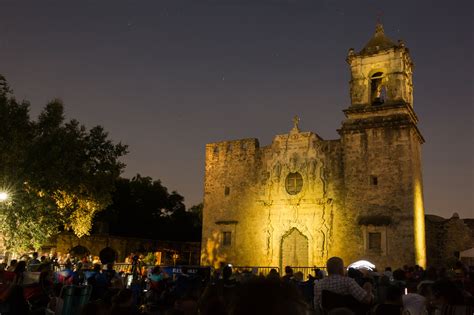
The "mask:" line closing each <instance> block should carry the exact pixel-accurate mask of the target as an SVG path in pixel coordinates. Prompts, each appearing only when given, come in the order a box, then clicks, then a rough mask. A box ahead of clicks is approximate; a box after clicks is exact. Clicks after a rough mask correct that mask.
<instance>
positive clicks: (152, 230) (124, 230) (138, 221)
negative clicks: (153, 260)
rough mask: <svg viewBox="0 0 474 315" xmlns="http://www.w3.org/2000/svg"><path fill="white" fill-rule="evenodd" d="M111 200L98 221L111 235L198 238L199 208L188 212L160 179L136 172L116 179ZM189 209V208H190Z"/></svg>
mask: <svg viewBox="0 0 474 315" xmlns="http://www.w3.org/2000/svg"><path fill="white" fill-rule="evenodd" d="M115 187H116V189H115V192H114V194H113V198H112V199H113V203H112V204H111V205H110V206H109V207H108V208H107V210H106V211H103V212H101V213H100V214H99V215H98V217H97V222H98V223H99V222H107V224H108V225H109V232H110V233H111V234H114V235H121V236H130V237H144V238H149V239H161V240H174V241H199V240H200V239H201V218H200V212H199V207H193V208H191V209H193V210H192V211H187V210H186V207H185V205H184V203H183V202H184V198H183V196H181V195H180V194H178V193H177V192H175V191H173V192H171V193H169V192H168V189H167V188H166V187H165V186H163V185H162V183H161V181H159V180H153V179H152V178H150V177H143V176H140V175H137V176H135V177H133V178H132V179H126V178H119V179H117V181H116V184H115ZM191 209H190V210H191Z"/></svg>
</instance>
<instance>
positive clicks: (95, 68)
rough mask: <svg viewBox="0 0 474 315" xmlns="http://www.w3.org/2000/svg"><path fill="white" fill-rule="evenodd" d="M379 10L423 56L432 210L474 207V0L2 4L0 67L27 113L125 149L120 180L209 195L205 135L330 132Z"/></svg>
mask: <svg viewBox="0 0 474 315" xmlns="http://www.w3.org/2000/svg"><path fill="white" fill-rule="evenodd" d="M379 12H383V13H382V14H383V15H382V21H383V23H384V27H385V32H386V34H387V35H388V36H389V37H391V38H392V39H394V40H397V39H399V38H402V39H404V40H405V42H406V45H407V46H408V47H409V48H410V51H411V55H412V58H413V60H414V62H415V74H414V84H415V93H414V96H415V104H414V106H415V111H416V112H417V114H418V116H419V118H420V126H419V127H420V129H421V132H422V133H423V135H424V137H425V139H426V143H425V144H424V146H423V174H424V182H425V190H424V192H425V204H426V211H427V212H428V213H434V214H439V215H443V216H450V215H451V214H452V213H453V212H455V211H456V212H458V213H459V214H460V215H461V216H462V217H466V216H469V217H473V216H474V213H473V211H474V210H473V209H474V207H473V191H474V189H473V188H474V187H473V186H474V185H473V178H474V168H473V166H474V165H473V127H472V126H473V116H474V115H473V114H474V113H473V80H472V79H473V75H472V70H473V58H472V55H473V48H474V47H473V33H472V30H473V25H472V20H473V16H472V15H473V14H472V12H473V5H472V1H470V0H464V1H446V0H435V1H428V0H421V1H420V0H416V1H415V0H410V1H354V0H351V1H349V0H348V1H336V0H335V1H329V0H326V1H319V0H207V1H201V0H189V1H184V0H171V1H168V0H155V1H143V0H142V1H136V0H134V1H118V0H109V1H106V0H101V1H76V2H74V3H72V1H33V0H32V1H2V2H1V3H0V73H1V74H3V75H5V76H6V77H7V79H8V80H9V82H10V85H11V86H12V88H13V89H14V91H15V94H16V96H17V97H18V98H20V99H27V100H30V101H31V104H32V113H33V115H36V114H37V113H38V112H39V110H40V109H41V108H42V107H43V106H44V105H45V104H46V102H47V101H48V100H50V99H52V98H55V97H59V98H61V99H63V101H64V102H65V104H66V113H67V116H68V117H69V118H76V119H78V120H79V121H81V122H82V123H85V124H86V125H87V126H89V127H90V126H93V125H96V124H100V125H103V126H104V127H105V128H106V130H108V131H109V132H110V136H111V137H112V138H113V139H114V140H116V141H119V140H120V141H122V142H124V143H126V144H128V145H129V146H130V151H131V152H130V154H129V155H128V156H127V157H126V158H125V159H124V160H125V162H126V163H127V165H128V166H127V169H126V172H125V176H133V175H134V174H136V173H140V174H142V175H148V176H152V177H153V178H156V179H161V180H162V182H163V183H164V185H166V186H168V187H169V188H170V189H175V190H177V191H178V192H179V193H181V194H182V195H184V196H185V198H186V201H187V204H188V206H190V205H192V204H194V203H198V202H200V200H202V195H203V176H204V147H205V144H206V143H208V142H213V141H220V140H227V139H236V138H245V137H256V138H259V139H260V143H261V144H263V145H266V144H269V143H270V141H271V139H272V137H273V136H274V135H275V134H278V133H283V132H286V131H288V130H289V129H290V128H291V118H292V117H293V116H294V115H295V114H297V115H299V116H300V117H301V128H302V129H304V130H311V131H314V132H316V133H318V134H319V135H320V136H321V137H323V138H324V139H335V138H337V137H338V135H337V132H336V129H337V128H339V127H340V123H341V121H342V120H343V118H344V116H343V113H342V110H343V109H344V108H346V107H347V106H348V105H349V96H348V91H349V90H348V81H349V71H348V66H347V64H346V63H345V58H346V55H347V51H348V49H349V48H350V47H354V48H355V49H356V50H358V49H360V48H361V47H362V46H363V45H364V44H365V43H366V42H367V41H368V39H369V38H370V37H371V36H372V34H373V31H374V26H375V22H376V17H377V14H378V13H379Z"/></svg>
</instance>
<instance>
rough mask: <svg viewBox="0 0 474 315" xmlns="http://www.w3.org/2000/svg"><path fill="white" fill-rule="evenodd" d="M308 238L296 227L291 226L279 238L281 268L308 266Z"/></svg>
mask: <svg viewBox="0 0 474 315" xmlns="http://www.w3.org/2000/svg"><path fill="white" fill-rule="evenodd" d="M308 249H309V245H308V238H307V237H306V236H304V235H303V233H301V232H300V231H299V230H298V229H297V228H292V229H291V230H289V231H288V232H287V233H285V234H284V235H283V237H282V238H281V256H280V264H281V266H280V267H281V268H282V270H283V268H285V266H308Z"/></svg>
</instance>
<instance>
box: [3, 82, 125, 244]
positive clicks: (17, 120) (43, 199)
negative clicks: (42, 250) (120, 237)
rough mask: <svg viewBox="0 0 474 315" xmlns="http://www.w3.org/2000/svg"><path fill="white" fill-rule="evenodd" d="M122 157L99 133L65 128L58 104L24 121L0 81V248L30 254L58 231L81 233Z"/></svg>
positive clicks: (25, 108) (102, 202)
mask: <svg viewBox="0 0 474 315" xmlns="http://www.w3.org/2000/svg"><path fill="white" fill-rule="evenodd" d="M126 150H127V149H126V146H124V145H122V144H120V143H119V144H114V143H112V141H110V140H109V139H108V136H107V133H106V132H105V131H104V129H103V128H102V127H100V126H97V127H94V128H92V129H90V130H89V131H88V130H86V128H85V127H84V126H83V125H81V124H80V123H79V122H78V121H76V120H70V121H65V117H64V106H63V103H62V102H61V101H60V100H53V101H51V102H50V103H49V104H47V105H46V107H45V108H44V109H43V111H42V112H41V114H40V115H39V117H38V119H37V120H32V119H30V117H29V103H28V102H25V101H23V102H21V103H19V102H17V101H16V100H15V98H14V97H13V95H12V92H11V90H10V88H9V87H8V84H7V82H6V80H5V78H4V77H2V76H0V190H1V191H4V190H6V191H8V193H9V195H10V198H9V200H7V201H6V202H2V203H0V210H1V216H0V219H1V220H0V224H1V232H2V236H3V237H4V239H5V241H6V245H7V246H8V247H9V248H10V249H12V250H15V251H20V252H21V251H26V250H30V249H33V248H38V247H40V246H41V245H43V244H44V243H46V242H47V241H48V240H49V239H50V238H51V237H52V236H54V235H55V234H56V233H57V232H58V231H59V230H60V229H63V228H66V229H71V230H72V231H73V232H74V233H75V234H76V235H78V236H82V235H86V234H88V233H89V231H90V229H91V226H92V219H93V218H94V216H95V214H96V213H98V212H100V211H101V210H103V209H104V208H106V207H107V206H108V205H109V204H110V203H111V192H112V191H113V189H114V188H115V185H114V183H115V180H116V178H117V177H118V176H119V175H120V173H121V171H122V169H123V168H124V166H125V165H124V164H123V163H121V162H120V161H119V158H120V157H121V156H123V155H124V154H126Z"/></svg>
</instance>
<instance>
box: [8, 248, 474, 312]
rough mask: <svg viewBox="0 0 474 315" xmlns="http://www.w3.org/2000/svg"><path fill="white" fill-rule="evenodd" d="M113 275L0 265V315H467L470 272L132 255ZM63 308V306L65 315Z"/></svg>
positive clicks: (42, 261) (101, 268) (50, 265)
mask: <svg viewBox="0 0 474 315" xmlns="http://www.w3.org/2000/svg"><path fill="white" fill-rule="evenodd" d="M130 260H131V261H130V262H131V263H130V268H129V269H128V270H126V271H120V272H118V271H117V270H116V269H115V268H114V265H113V263H108V264H100V263H96V264H93V265H91V266H89V265H86V264H85V263H84V260H83V259H70V260H67V261H65V264H64V265H61V267H58V266H59V265H58V263H57V261H55V260H54V259H50V258H49V257H40V258H38V254H37V253H33V255H32V256H31V257H29V259H28V260H20V261H15V260H12V261H11V262H10V264H9V265H8V266H6V265H5V264H0V314H2V315H3V314H15V315H22V314H25V315H26V314H78V315H80V314H85V315H86V314H87V315H95V314H97V315H112V314H117V315H122V314H124V315H125V314H127V315H135V314H149V315H161V314H163V315H192V314H202V315H227V314H232V315H244V314H245V315H251V314H275V315H279V314H282V315H283V314H295V315H299V314H305V315H306V314H308V315H309V314H333V315H337V314H376V315H378V314H386V315H391V314H398V315H399V314H404V315H418V314H420V315H425V314H436V315H438V314H439V315H444V314H446V315H448V314H456V315H457V314H473V311H474V308H473V305H474V298H473V295H474V282H473V281H472V279H473V277H474V274H473V270H472V269H471V270H469V269H468V268H467V267H466V266H464V265H463V264H462V263H461V262H458V263H457V264H456V266H455V267H454V268H451V269H445V268H442V269H436V268H434V267H430V268H429V269H427V270H423V268H421V267H419V266H414V267H408V266H404V267H403V268H400V269H396V270H393V271H392V269H391V268H390V267H387V268H385V270H384V271H383V272H382V271H377V270H375V269H374V270H371V268H360V269H353V268H350V269H347V268H345V267H344V262H343V261H342V259H340V258H338V257H332V258H330V259H329V260H328V261H327V266H326V268H320V269H319V268H315V269H314V270H312V272H311V273H310V274H309V275H308V277H307V279H304V278H303V273H301V272H294V271H293V269H292V268H291V267H285V270H284V272H283V274H280V273H279V270H278V269H272V270H270V271H269V272H268V273H266V274H256V273H255V271H254V270H238V271H237V270H234V269H233V267H232V266H231V265H223V266H222V268H220V269H219V270H211V269H210V268H189V267H174V268H172V269H169V268H163V267H160V266H154V267H146V266H144V265H143V264H141V263H140V259H139V257H138V256H134V257H133V258H132V259H130ZM65 308H69V309H65Z"/></svg>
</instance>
